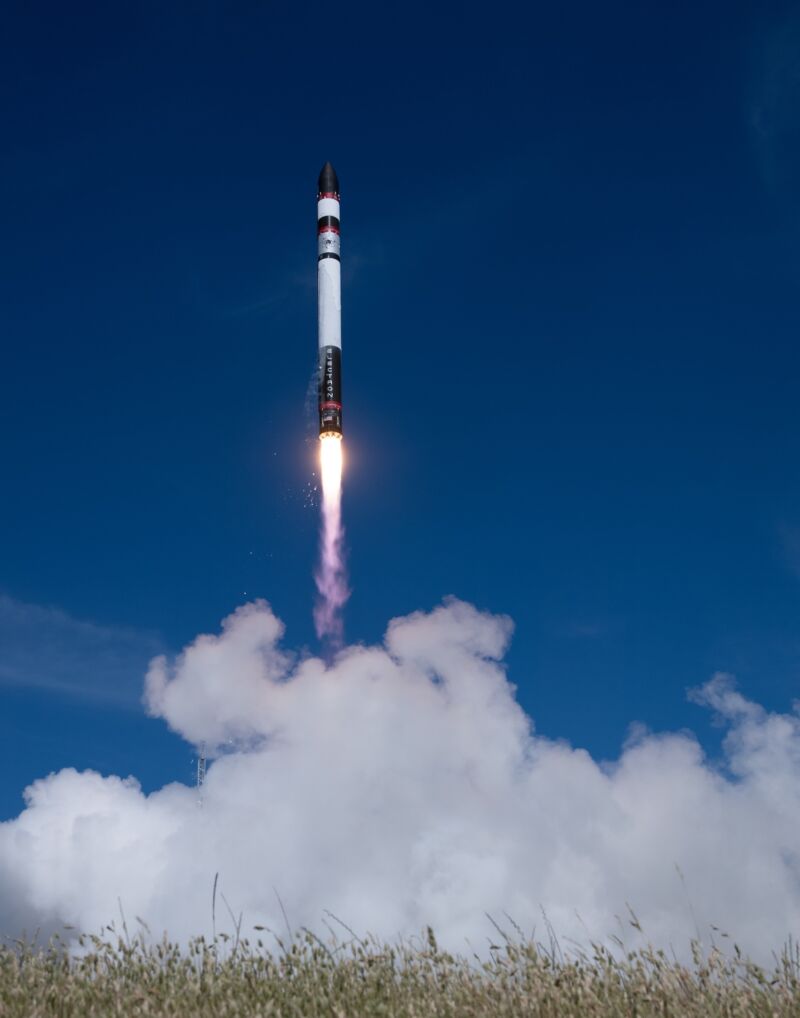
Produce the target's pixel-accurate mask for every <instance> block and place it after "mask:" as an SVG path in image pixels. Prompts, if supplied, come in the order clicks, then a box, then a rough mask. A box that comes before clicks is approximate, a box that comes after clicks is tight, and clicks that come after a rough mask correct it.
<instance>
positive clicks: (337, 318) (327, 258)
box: [317, 163, 342, 438]
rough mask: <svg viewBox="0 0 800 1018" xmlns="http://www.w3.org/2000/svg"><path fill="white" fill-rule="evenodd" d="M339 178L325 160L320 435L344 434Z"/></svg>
mask: <svg viewBox="0 0 800 1018" xmlns="http://www.w3.org/2000/svg"><path fill="white" fill-rule="evenodd" d="M339 229H340V228H339V180H338V178H337V176H336V171H335V170H334V168H333V167H332V166H331V164H330V163H325V165H324V166H323V167H322V172H321V173H320V175H319V184H318V187H317V302H318V303H317V314H318V323H319V437H320V438H328V437H330V438H341V437H342V273H341V260H340V232H339Z"/></svg>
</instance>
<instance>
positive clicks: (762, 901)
mask: <svg viewBox="0 0 800 1018" xmlns="http://www.w3.org/2000/svg"><path fill="white" fill-rule="evenodd" d="M511 628H512V627H511V622H510V620H509V619H507V618H503V617H498V616H492V615H488V614H484V613H481V612H479V611H477V610H476V609H475V608H473V607H472V606H470V605H468V604H465V603H463V602H460V601H456V600H449V601H447V602H445V604H444V605H443V606H441V607H439V608H437V609H436V610H434V611H432V612H430V613H427V614H424V613H417V614H414V615H411V616H409V617H407V618H402V619H395V620H394V621H393V622H392V623H391V624H390V625H389V628H388V631H387V634H386V638H385V643H384V645H383V646H380V647H362V646H356V647H350V648H347V649H346V650H345V651H344V652H342V653H341V654H340V655H339V657H338V658H337V659H336V661H335V662H334V664H333V665H331V666H330V667H326V665H325V664H324V663H323V662H322V661H320V660H319V659H317V658H313V657H308V658H304V659H298V658H296V657H292V656H291V655H289V654H287V653H285V652H284V651H282V650H281V649H280V647H279V640H280V639H281V637H282V634H283V626H282V624H281V623H280V622H279V620H278V619H277V618H276V617H275V616H274V615H273V613H272V612H271V610H270V608H269V607H268V606H267V605H266V604H265V603H264V602H257V603H254V604H249V605H246V606H244V607H242V608H240V609H239V610H238V611H237V612H235V613H234V614H233V615H232V616H230V617H229V618H228V619H226V620H225V622H224V623H223V627H222V631H221V633H220V634H219V635H218V636H200V637H198V639H197V640H196V641H195V642H194V643H193V644H192V645H191V646H189V647H188V648H186V650H185V651H184V652H183V654H182V655H181V656H180V657H178V659H177V660H176V661H175V662H173V663H171V664H170V663H169V662H167V661H166V660H165V659H164V658H157V659H156V660H154V661H153V663H152V664H151V667H150V670H149V673H148V676H147V681H146V702H147V705H148V709H149V710H150V712H151V713H153V714H154V715H157V716H160V717H162V718H164V719H165V720H166V721H167V722H168V724H169V725H170V726H171V727H172V728H173V729H175V730H176V731H177V732H179V733H180V734H182V735H183V736H185V737H186V738H187V739H188V740H189V741H191V742H194V743H200V742H206V743H207V744H208V745H209V746H213V747H217V749H218V750H223V749H224V752H220V755H218V756H217V758H216V759H215V760H214V762H213V763H212V764H211V765H210V767H209V771H208V779H207V784H206V787H205V794H204V804H203V807H202V808H199V807H198V804H197V796H196V793H195V790H194V789H191V788H187V787H185V786H183V785H179V784H173V785H169V786H167V787H166V788H163V789H162V790H160V791H158V792H155V793H154V794H152V795H149V796H145V795H143V794H142V792H141V790H140V789H139V787H138V785H137V784H136V782H135V781H133V780H132V779H128V780H127V781H123V780H121V779H120V778H116V777H108V778H104V777H101V776H99V775H97V774H95V773H91V772H87V773H83V774H78V773H76V772H75V771H73V770H65V771H62V772H60V773H59V774H55V775H51V776H50V777H48V778H45V779H43V780H41V781H38V782H36V783H35V784H34V785H32V786H31V788H30V789H28V792H27V808H26V809H25V811H24V812H23V813H22V814H21V815H20V816H19V817H18V818H17V819H15V820H12V821H9V822H7V823H5V824H2V825H0V929H2V930H4V931H6V932H9V933H18V932H19V930H20V928H21V927H22V926H23V925H24V926H25V928H26V929H28V930H32V929H33V928H35V927H36V926H43V927H44V928H45V929H51V928H53V927H55V926H56V925H57V924H58V923H61V922H68V923H71V924H74V925H76V926H78V927H80V928H84V929H89V930H95V929H98V928H99V927H100V926H101V925H102V924H103V923H106V922H108V921H110V920H112V919H114V918H115V917H118V916H119V905H118V899H119V900H120V901H121V903H122V906H123V908H124V910H125V913H126V914H127V916H128V919H129V922H131V921H132V919H131V917H132V916H134V915H137V916H140V917H142V918H143V919H144V920H146V922H147V923H148V925H149V927H150V929H151V930H152V931H153V932H154V934H160V933H161V932H162V931H163V930H166V931H168V932H169V934H170V935H171V936H173V937H177V938H186V937H188V936H190V935H192V934H196V933H201V932H204V933H208V932H210V929H211V891H212V885H213V881H214V875H215V874H216V873H219V874H220V877H219V879H220V887H221V890H222V893H224V895H225V900H226V901H227V902H228V903H229V904H230V907H231V909H232V910H233V912H234V913H236V914H238V913H239V911H242V912H243V913H244V919H243V929H245V930H247V929H249V928H251V927H252V925H253V924H256V923H258V924H263V925H266V926H269V927H271V928H272V929H275V930H279V929H282V928H284V920H283V918H282V914H281V906H280V903H279V901H278V895H279V896H280V899H281V901H282V902H283V905H284V906H285V908H286V911H287V914H288V916H289V920H290V922H291V923H292V924H293V925H294V926H295V927H298V926H301V925H308V926H310V927H312V928H315V929H317V930H319V929H320V928H321V923H322V922H323V921H324V920H325V918H326V915H327V912H328V911H329V912H331V913H333V914H334V915H336V916H338V917H340V918H341V919H342V920H343V921H345V922H346V923H347V924H348V925H350V926H351V927H353V928H354V929H356V930H357V931H359V932H366V931H371V932H374V933H376V934H378V935H381V936H386V937H394V936H395V935H397V934H399V933H414V932H417V931H419V930H420V929H421V927H422V926H424V925H425V924H430V925H431V926H433V927H434V929H435V930H436V931H437V935H438V936H439V938H440V940H441V941H442V942H444V943H446V944H448V945H449V946H452V947H454V948H456V949H466V942H465V941H466V940H467V939H469V941H470V942H471V944H472V945H473V946H474V947H476V948H480V945H482V944H485V943H486V939H485V938H486V936H487V934H489V933H491V927H490V926H489V923H488V920H487V919H486V916H485V913H487V912H488V913H490V914H491V915H492V916H494V917H497V918H498V919H500V920H501V921H503V913H507V914H508V915H510V916H511V917H513V919H514V920H515V921H516V922H517V923H518V924H519V925H520V926H522V927H523V928H524V929H525V930H526V931H531V930H533V928H534V927H536V929H537V933H538V935H539V936H545V933H544V920H543V918H542V914H543V911H544V913H546V916H547V919H548V920H549V922H550V923H551V924H552V926H553V927H554V928H555V930H556V931H557V933H558V934H559V936H560V937H561V938H562V940H563V942H564V943H565V944H567V943H568V942H569V941H570V939H574V940H577V941H580V942H583V943H585V942H586V941H587V940H589V939H590V938H592V939H596V940H602V939H604V938H605V937H607V936H608V935H610V934H614V933H619V932H620V927H619V926H618V924H617V920H616V919H615V916H619V915H623V916H624V915H625V913H626V902H630V904H631V905H632V906H633V908H634V909H635V911H636V913H637V915H638V917H639V919H640V921H641V924H642V927H643V929H644V934H645V937H646V938H647V939H649V940H652V941H654V942H657V943H659V944H662V945H666V944H671V945H674V946H675V948H676V949H677V950H679V951H685V950H686V948H687V947H688V943H689V940H690V938H692V937H694V936H696V935H697V932H698V930H699V931H700V932H701V934H702V935H703V936H704V937H706V938H707V937H708V935H709V929H710V925H709V924H711V923H714V924H716V925H717V926H719V927H721V928H722V929H723V930H727V931H728V932H729V933H730V934H731V937H732V938H735V939H736V941H737V942H738V943H739V944H740V945H742V947H743V948H745V949H746V950H748V951H750V952H752V953H753V954H754V955H756V956H757V957H762V958H763V957H768V956H769V953H770V951H771V950H773V949H779V948H780V946H781V945H782V944H783V942H784V941H785V939H786V938H787V936H788V935H789V934H790V933H791V934H796V933H797V931H798V919H800V880H799V879H798V877H799V876H800V855H799V854H798V849H799V848H800V801H798V796H799V795H800V791H799V790H800V780H798V779H800V720H798V717H797V716H796V714H788V715H774V714H768V713H767V712H765V711H764V710H763V709H762V708H760V707H759V706H757V705H756V704H753V703H750V702H749V701H747V700H746V699H745V698H744V697H743V696H741V694H739V693H738V692H736V690H735V688H734V686H733V683H732V681H731V680H730V679H729V678H727V677H725V676H718V677H716V678H714V679H713V680H712V681H711V682H710V683H708V684H707V685H706V686H705V687H704V688H703V689H702V690H701V691H699V692H698V693H697V694H696V697H697V698H698V699H699V700H700V701H702V702H703V703H704V704H706V705H707V706H709V707H710V708H711V709H712V710H713V711H714V712H715V713H716V714H718V715H719V716H720V718H721V719H722V721H723V722H724V723H725V724H726V725H727V726H728V734H727V738H726V740H725V744H724V746H725V769H724V770H720V769H717V768H715V767H713V766H712V765H711V764H709V762H708V761H706V760H705V759H704V756H703V752H702V750H701V748H700V746H699V744H698V743H697V742H696V741H695V740H694V739H693V738H692V737H691V736H690V735H687V734H668V735H649V734H646V733H641V732H639V733H638V734H637V736H636V737H635V738H634V739H632V741H630V742H629V744H628V745H626V747H624V749H623V751H622V753H621V755H620V757H619V759H618V760H617V761H616V762H615V763H613V764H612V765H604V766H601V765H599V764H598V763H596V762H595V761H594V760H592V758H591V757H590V756H589V754H588V753H586V752H584V751H583V750H580V749H574V748H572V747H571V746H569V745H567V744H566V743H562V742H552V741H549V740H547V739H545V738H542V737H540V736H538V735H535V734H534V733H533V730H532V725H531V721H530V719H529V718H528V717H526V715H525V714H524V713H523V711H522V710H521V708H520V707H519V705H518V704H517V703H516V701H515V699H514V689H513V686H511V685H510V683H509V682H508V679H507V677H506V674H505V671H504V668H503V665H502V656H503V654H504V651H505V648H506V646H507V643H508V640H509V638H510V634H511ZM678 868H679V871H680V872H679V871H678ZM226 910H227V906H225V907H223V906H222V904H221V900H220V899H218V901H217V930H219V929H221V928H223V927H224V926H227V928H228V929H230V927H231V921H230V918H229V917H228V916H227V914H226ZM326 910H327V911H326ZM323 932H324V930H323ZM626 936H628V938H629V940H631V942H633V941H632V939H631V938H632V937H633V936H634V934H633V931H632V930H630V928H628V933H627V934H626Z"/></svg>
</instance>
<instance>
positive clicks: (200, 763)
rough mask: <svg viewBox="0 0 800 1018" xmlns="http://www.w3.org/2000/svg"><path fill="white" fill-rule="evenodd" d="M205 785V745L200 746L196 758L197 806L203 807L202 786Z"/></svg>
mask: <svg viewBox="0 0 800 1018" xmlns="http://www.w3.org/2000/svg"><path fill="white" fill-rule="evenodd" d="M205 783H206V744H205V743H202V744H201V746H200V755H199V756H198V758H197V786H196V787H197V805H198V806H202V805H203V785H204V784H205Z"/></svg>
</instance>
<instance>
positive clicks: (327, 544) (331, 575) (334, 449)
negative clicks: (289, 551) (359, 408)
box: [314, 436, 350, 648]
mask: <svg viewBox="0 0 800 1018" xmlns="http://www.w3.org/2000/svg"><path fill="white" fill-rule="evenodd" d="M319 459H320V473H321V476H322V533H321V536H320V560H319V565H318V567H317V571H316V574H315V580H316V583H317V591H318V595H319V596H318V598H317V604H316V607H315V608H314V624H315V626H316V630H317V636H318V637H319V638H320V639H321V640H326V641H328V642H329V644H330V645H331V646H332V647H334V648H336V647H341V645H342V640H343V637H344V626H343V621H342V608H343V607H344V604H345V602H346V601H347V598H348V597H349V596H350V591H349V589H348V586H347V572H346V569H345V564H344V527H343V525H342V460H343V456H342V440H341V438H340V437H338V436H323V437H321V438H320V443H319Z"/></svg>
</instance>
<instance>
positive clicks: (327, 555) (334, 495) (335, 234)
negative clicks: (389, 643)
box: [314, 163, 350, 646]
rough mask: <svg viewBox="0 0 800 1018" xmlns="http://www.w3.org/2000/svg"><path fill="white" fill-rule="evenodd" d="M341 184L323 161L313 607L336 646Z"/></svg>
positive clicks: (324, 635)
mask: <svg viewBox="0 0 800 1018" xmlns="http://www.w3.org/2000/svg"><path fill="white" fill-rule="evenodd" d="M339 252H340V245H339V180H338V178H337V176H336V171H335V170H334V168H333V167H332V166H331V164H330V163H325V165H324V166H323V167H322V172H321V173H320V175H319V182H318V186H317V313H318V326H319V438H320V443H319V458H320V473H321V475H322V536H321V539H320V562H319V567H318V569H317V573H316V577H315V578H316V581H317V590H318V591H319V598H318V600H317V605H316V607H315V609H314V622H315V625H316V629H317V636H318V637H319V638H320V639H326V640H328V641H330V643H331V644H332V645H334V646H340V645H341V643H342V637H343V624H342V607H343V606H344V603H345V601H346V600H347V598H348V596H349V593H350V591H349V590H348V588H347V575H346V572H345V566H344V557H343V539H344V528H343V526H342V286H341V260H340V253H339Z"/></svg>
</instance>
